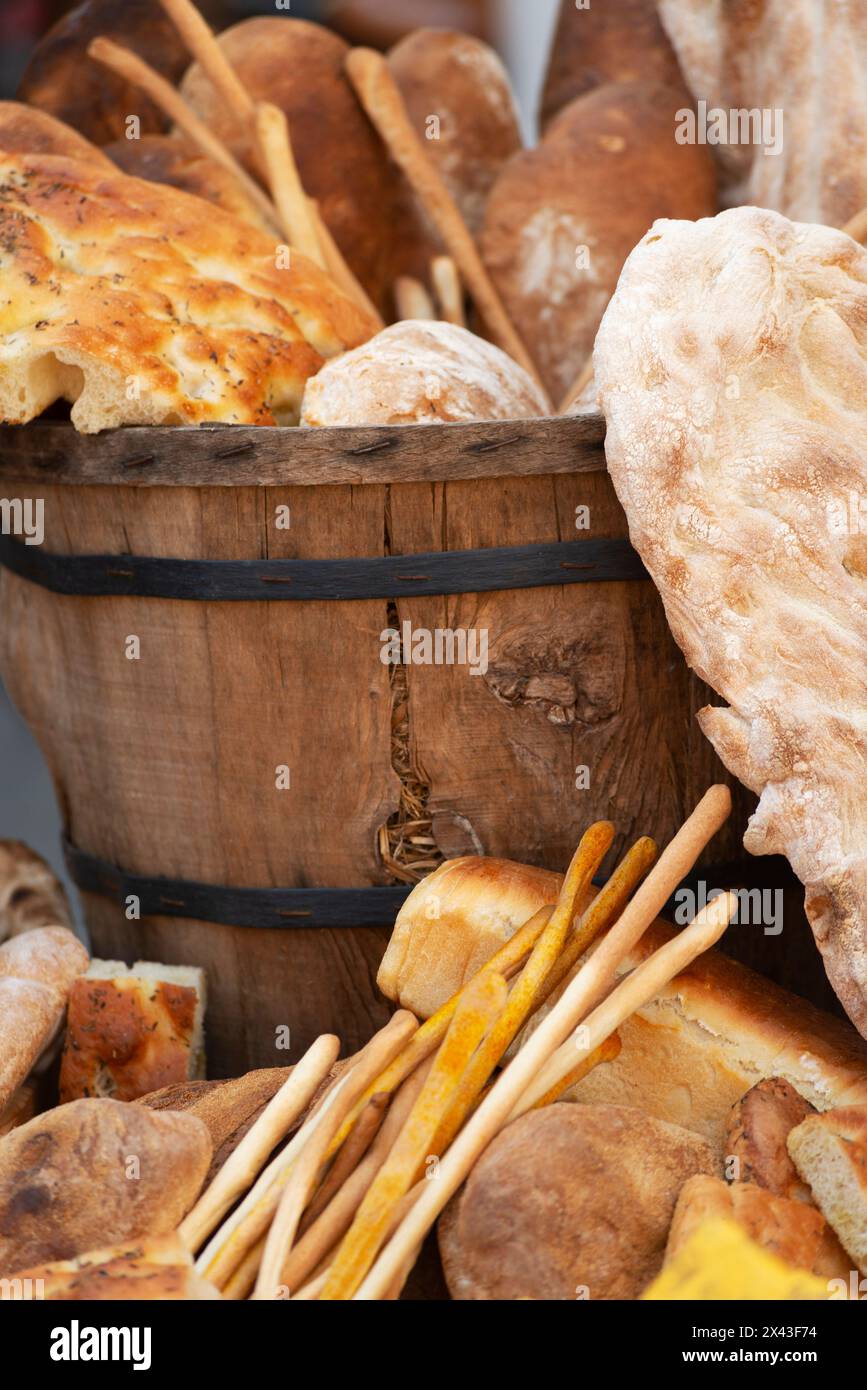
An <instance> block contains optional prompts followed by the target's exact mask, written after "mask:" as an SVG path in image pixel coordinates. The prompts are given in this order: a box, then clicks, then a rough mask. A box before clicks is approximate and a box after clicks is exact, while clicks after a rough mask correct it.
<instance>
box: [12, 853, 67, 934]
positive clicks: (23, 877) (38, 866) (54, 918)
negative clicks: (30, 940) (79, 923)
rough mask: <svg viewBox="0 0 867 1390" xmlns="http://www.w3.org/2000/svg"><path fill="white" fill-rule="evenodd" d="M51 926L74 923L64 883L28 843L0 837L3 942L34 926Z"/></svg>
mask: <svg viewBox="0 0 867 1390" xmlns="http://www.w3.org/2000/svg"><path fill="white" fill-rule="evenodd" d="M51 926H63V927H71V926H72V916H71V914H70V909H69V900H68V898H67V896H66V892H65V889H64V888H63V885H62V884H61V882H60V880H59V879H58V878H57V875H56V874H55V873H54V872H53V870H52V869H51V866H50V865H49V864H48V863H47V861H46V860H45V859H43V858H42V855H41V854H37V853H36V852H35V850H32V849H31V848H30V846H29V845H25V844H24V843H23V842H22V841H21V840H0V943H2V942H4V941H5V940H6V939H7V938H8V937H10V936H20V935H21V933H22V932H26V931H31V930H32V929H33V927H51Z"/></svg>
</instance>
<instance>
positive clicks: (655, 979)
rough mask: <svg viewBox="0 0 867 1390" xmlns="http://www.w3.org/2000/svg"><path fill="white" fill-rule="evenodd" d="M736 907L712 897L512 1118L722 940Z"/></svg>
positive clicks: (626, 984) (588, 1024)
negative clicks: (578, 1059)
mask: <svg viewBox="0 0 867 1390" xmlns="http://www.w3.org/2000/svg"><path fill="white" fill-rule="evenodd" d="M737 905H738V900H737V897H736V896H735V894H734V893H723V894H721V895H720V897H718V898H713V899H711V901H710V902H709V903H708V904H707V905H706V906H705V907H703V908H702V909H701V911H700V912H699V913H697V914H696V916H695V917H694V918H693V920H692V922H691V923H690V924H689V926H688V927H685V928H684V930H683V931H682V932H679V933H678V935H677V936H675V937H674V938H673V939H672V940H671V941H669V942H667V944H666V945H665V946H661V947H660V949H659V950H658V951H655V952H654V953H653V955H652V956H649V957H648V959H647V960H646V961H644V962H643V963H642V964H641V965H639V966H638V967H637V968H636V969H635V970H633V971H631V972H630V973H629V974H628V975H627V976H626V977H625V978H624V979H623V980H621V982H620V984H619V985H618V986H617V988H616V989H614V990H612V991H611V993H610V994H609V995H608V997H607V998H606V999H604V1000H603V1001H602V1003H601V1004H599V1005H598V1006H597V1007H596V1008H595V1009H594V1010H593V1012H592V1013H591V1014H590V1015H589V1017H588V1018H586V1019H585V1020H584V1022H583V1023H582V1024H581V1025H580V1028H579V1030H578V1034H577V1035H576V1036H574V1037H571V1038H569V1039H568V1040H567V1041H566V1042H564V1043H563V1045H562V1046H561V1047H559V1048H558V1049H557V1051H556V1052H555V1053H554V1055H553V1056H552V1057H551V1058H550V1059H549V1060H548V1062H547V1063H546V1065H545V1066H544V1067H543V1068H542V1070H541V1071H540V1072H539V1075H538V1076H537V1077H536V1079H535V1081H534V1082H533V1083H532V1084H531V1085H530V1086H528V1088H527V1090H526V1091H525V1092H524V1094H523V1095H522V1096H521V1099H520V1100H519V1101H518V1103H517V1105H516V1106H515V1108H514V1110H513V1111H512V1118H513V1119H517V1117H518V1116H519V1115H523V1113H524V1111H525V1110H529V1109H531V1108H532V1107H533V1106H534V1105H535V1104H537V1102H538V1101H539V1100H540V1099H541V1098H542V1097H544V1096H546V1095H548V1094H549V1093H550V1092H551V1091H552V1089H554V1088H555V1087H557V1086H558V1085H559V1084H560V1083H561V1082H562V1081H564V1079H565V1078H567V1077H569V1075H570V1073H571V1072H572V1071H574V1069H575V1058H576V1055H577V1051H578V1049H579V1047H580V1050H581V1052H583V1053H585V1054H586V1053H588V1052H592V1051H594V1050H595V1049H596V1048H597V1047H601V1045H602V1044H603V1042H604V1041H605V1039H606V1038H607V1037H609V1036H610V1035H611V1033H613V1032H614V1030H615V1029H616V1028H619V1027H620V1025H621V1023H625V1021H626V1019H627V1018H631V1017H632V1015H633V1014H634V1013H635V1011H636V1009H640V1008H641V1007H642V1006H643V1005H644V1004H646V1003H647V1002H648V1001H649V1000H650V999H652V998H653V997H654V995H655V994H658V993H659V991H660V990H661V989H662V988H663V987H664V986H665V985H667V984H668V983H669V981H670V980H673V979H674V977H675V976H676V975H679V974H680V973H681V971H682V970H685V969H686V967H687V966H688V965H690V964H691V963H692V962H693V961H694V960H695V959H696V957H697V956H700V955H702V953H703V952H704V951H707V950H709V948H710V947H711V946H713V945H714V944H715V943H716V942H717V941H719V939H720V937H721V936H722V934H723V932H724V931H725V930H726V927H727V926H728V924H729V922H730V921H731V919H732V917H733V916H734V914H735V911H736V910H737Z"/></svg>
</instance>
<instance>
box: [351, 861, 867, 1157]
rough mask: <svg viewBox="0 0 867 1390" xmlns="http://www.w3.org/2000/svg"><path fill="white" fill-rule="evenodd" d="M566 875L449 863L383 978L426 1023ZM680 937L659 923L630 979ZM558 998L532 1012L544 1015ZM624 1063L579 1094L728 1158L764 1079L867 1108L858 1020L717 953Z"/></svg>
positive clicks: (643, 1032) (627, 1050)
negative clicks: (733, 1134)
mask: <svg viewBox="0 0 867 1390" xmlns="http://www.w3.org/2000/svg"><path fill="white" fill-rule="evenodd" d="M560 883H561V878H560V875H559V874H553V873H548V872H546V871H545V870H541V869H537V868H533V867H531V866H527V865H521V864H515V863H511V862H509V861H503V860H495V859H484V858H466V859H457V860H450V861H448V862H447V863H445V864H443V865H441V866H440V868H439V869H437V870H436V871H435V872H434V873H432V874H431V875H430V876H429V877H428V878H426V879H424V880H423V881H422V882H421V883H420V884H419V885H418V886H417V887H416V888H414V889H413V891H412V893H411V894H410V896H409V897H408V898H407V900H406V902H405V903H404V905H403V907H402V908H401V911H400V914H399V916H398V920H397V923H396V925H395V929H394V933H393V936H392V940H391V942H390V943H389V946H388V949H387V951H386V954H385V958H384V960H383V963H382V967H381V969H380V973H379V975H378V977H377V979H378V983H379V987H380V989H381V990H382V991H383V993H384V994H386V995H387V997H388V998H389V999H392V1000H394V1001H395V1002H396V1003H399V1004H400V1005H401V1006H402V1007H403V1008H408V1009H411V1010H412V1011H413V1012H414V1013H417V1014H418V1015H419V1016H420V1017H429V1016H430V1014H431V1013H433V1012H435V1011H436V1009H438V1008H439V1006H440V1005H441V1004H443V1003H445V1001H446V1000H447V999H448V998H450V997H451V995H452V994H454V993H455V991H456V990H458V989H460V988H461V986H462V985H463V984H465V983H466V981H467V980H468V979H469V978H471V976H472V975H473V974H474V973H475V972H476V971H477V970H478V969H479V968H480V967H481V966H482V965H483V964H484V962H485V960H487V959H489V958H490V956H491V955H493V953H494V951H496V950H497V949H498V947H499V946H501V945H502V944H503V942H504V941H506V940H508V939H509V937H511V936H512V935H514V933H515V932H516V931H517V929H518V927H520V926H522V925H523V923H524V922H526V921H527V920H528V919H529V918H530V917H532V916H533V914H534V913H535V912H538V910H539V909H540V908H541V907H544V906H545V905H546V904H548V903H552V902H555V901H556V898H557V894H558V892H559V889H560ZM672 935H673V929H672V928H671V927H669V926H668V925H667V924H666V923H664V922H656V923H654V924H653V925H652V926H651V927H650V928H649V929H648V931H647V932H646V933H645V935H644V937H643V938H642V940H641V941H640V942H639V943H638V945H637V946H636V947H635V948H634V949H633V950H632V951H631V952H630V954H629V955H628V956H627V957H626V959H625V960H624V961H623V962H622V965H621V968H620V973H621V974H624V973H626V972H627V971H629V970H632V969H633V968H634V967H635V966H636V965H639V964H640V963H641V962H642V961H643V960H645V959H646V958H647V956H649V955H650V954H651V953H652V952H654V951H656V950H658V949H659V947H660V946H662V945H664V944H665V942H666V941H669V940H670V939H671V937H672ZM558 998H559V991H556V992H555V993H554V994H553V995H552V996H551V1000H550V1001H549V1002H548V1005H546V1006H544V1007H543V1009H542V1010H540V1011H539V1013H538V1014H537V1015H536V1016H535V1018H534V1020H533V1021H532V1022H531V1025H530V1028H532V1027H535V1025H536V1024H537V1023H538V1021H539V1020H540V1019H541V1018H543V1017H544V1016H545V1013H546V1012H547V1010H548V1008H550V1007H551V1005H552V1004H554V1003H555V1002H556V1000H557V999H558ZM618 1031H619V1033H620V1038H621V1041H622V1050H621V1052H620V1055H619V1056H618V1057H616V1058H615V1059H614V1060H613V1061H611V1062H608V1063H606V1065H605V1066H604V1067H597V1068H596V1069H595V1070H594V1071H593V1072H591V1073H590V1075H589V1076H587V1077H586V1078H585V1079H584V1080H583V1081H582V1082H580V1083H579V1085H578V1086H576V1087H574V1088H573V1090H572V1091H571V1092H570V1093H569V1096H570V1098H572V1099H575V1100H579V1101H584V1102H586V1103H589V1104H614V1105H630V1106H635V1107H638V1108H640V1109H642V1110H644V1111H645V1112H646V1113H647V1114H649V1115H652V1116H655V1117H656V1118H658V1119H661V1120H665V1121H668V1122H669V1123H672V1124H677V1125H682V1126H684V1127H685V1128H687V1129H692V1130H695V1131H696V1132H697V1133H699V1134H701V1135H703V1136H704V1137H705V1138H706V1139H707V1140H708V1141H709V1142H710V1143H711V1144H712V1145H713V1146H714V1149H715V1150H716V1152H717V1153H718V1155H719V1156H720V1158H721V1159H722V1157H723V1156H724V1155H725V1153H726V1152H727V1150H726V1137H727V1133H728V1123H729V1112H730V1110H731V1107H732V1106H733V1105H734V1104H735V1102H736V1101H738V1100H740V1098H741V1097H742V1096H743V1095H744V1094H745V1092H747V1091H748V1090H749V1089H750V1088H751V1087H752V1086H754V1085H755V1084H756V1081H757V1080H761V1079H762V1078H764V1077H772V1076H779V1077H782V1078H784V1079H785V1080H787V1081H789V1082H790V1083H791V1084H792V1085H793V1086H794V1087H795V1089H796V1090H797V1091H798V1092H799V1093H800V1094H801V1095H802V1096H803V1097H805V1099H807V1100H808V1101H809V1102H810V1103H811V1104H812V1105H815V1106H816V1107H817V1109H820V1110H827V1109H829V1108H830V1107H832V1106H834V1105H843V1104H865V1103H867V1042H865V1041H864V1040H863V1039H862V1038H860V1037H859V1036H858V1034H857V1033H856V1032H855V1030H854V1029H853V1028H851V1027H849V1025H848V1024H846V1023H842V1022H840V1021H839V1020H838V1019H835V1018H831V1017H830V1016H829V1015H827V1014H824V1013H822V1012H821V1011H820V1010H819V1009H815V1008H813V1007H812V1005H810V1004H808V1003H807V1002H806V1001H805V1000H803V999H796V998H795V997H794V996H793V995H791V994H788V993H787V992H786V991H785V990H783V989H780V988H779V987H778V986H777V985H774V984H773V983H772V982H771V981H770V980H766V979H764V978H763V977H761V976H759V975H756V974H754V972H753V971H751V970H748V969H746V967H744V966H742V965H739V964H738V963H737V962H735V961H733V960H729V959H728V957H726V956H724V955H722V954H720V953H719V952H717V951H708V952H706V954H705V955H703V956H701V957H699V959H698V960H696V961H694V962H693V964H692V965H691V966H690V967H689V969H688V970H686V971H684V972H683V973H682V974H681V975H678V976H677V977H676V978H675V979H674V980H672V981H671V982H670V984H668V985H667V986H666V987H665V988H664V989H662V990H660V991H659V993H658V994H657V995H656V997H655V998H654V999H653V1000H652V1001H651V1002H650V1003H649V1004H646V1005H644V1006H643V1008H641V1009H639V1010H638V1012H637V1013H636V1014H634V1015H633V1016H632V1017H631V1018H630V1019H628V1020H627V1021H626V1023H624V1024H623V1025H622V1027H621V1028H620V1029H619V1030H618Z"/></svg>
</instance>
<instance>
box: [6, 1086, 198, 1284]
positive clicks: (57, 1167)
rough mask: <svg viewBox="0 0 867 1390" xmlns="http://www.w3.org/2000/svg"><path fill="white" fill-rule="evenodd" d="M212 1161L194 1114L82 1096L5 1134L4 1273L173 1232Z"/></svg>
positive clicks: (187, 1208) (191, 1203)
mask: <svg viewBox="0 0 867 1390" xmlns="http://www.w3.org/2000/svg"><path fill="white" fill-rule="evenodd" d="M210 1162H211V1140H210V1136H209V1134H208V1131H207V1128H206V1126H205V1125H204V1124H202V1121H201V1120H197V1119H196V1118H195V1116H193V1115H176V1114H172V1113H171V1112H169V1111H165V1112H163V1113H159V1112H156V1111H148V1110H145V1109H144V1107H142V1106H138V1105H124V1104H123V1103H122V1102H121V1101H116V1100H75V1101H72V1102H71V1104H69V1105H61V1106H59V1107H58V1109H56V1110H49V1111H47V1112H46V1113H45V1114H44V1115H37V1117H36V1119H34V1120H31V1121H30V1123H29V1124H26V1125H22V1126H21V1128H20V1129H15V1130H13V1131H12V1133H11V1134H7V1135H6V1137H5V1139H2V1140H0V1276H3V1275H7V1274H12V1273H14V1272H15V1271H16V1270H20V1269H26V1268H28V1267H29V1266H30V1265H36V1264H45V1263H46V1262H48V1261H50V1260H65V1259H69V1258H71V1257H72V1256H75V1255H81V1254H84V1253H85V1252H86V1251H88V1250H94V1249H97V1248H98V1247H100V1246H102V1245H115V1244H118V1243H119V1242H121V1241H124V1242H125V1241H129V1240H137V1239H138V1238H140V1237H143V1236H159V1235H164V1234H167V1233H168V1232H169V1231H173V1230H174V1229H175V1227H176V1226H177V1225H178V1223H179V1222H180V1221H181V1220H182V1219H183V1217H184V1216H185V1215H186V1213H187V1212H188V1211H189V1210H190V1208H191V1207H192V1205H193V1203H194V1202H195V1200H196V1198H197V1197H198V1195H199V1192H200V1190H201V1187H202V1182H203V1180H204V1177H205V1174H206V1173H207V1171H208V1167H209V1165H210Z"/></svg>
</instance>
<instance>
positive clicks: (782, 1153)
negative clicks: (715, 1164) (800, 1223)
mask: <svg viewBox="0 0 867 1390" xmlns="http://www.w3.org/2000/svg"><path fill="white" fill-rule="evenodd" d="M815 1113H816V1108H815V1106H813V1105H811V1104H810V1102H809V1101H808V1100H804V1097H803V1096H802V1095H800V1094H799V1093H798V1091H796V1090H795V1088H794V1086H792V1085H790V1084H789V1082H788V1081H783V1079H782V1077H779V1076H771V1077H768V1079H767V1080H766V1081H759V1082H758V1084H757V1085H755V1086H751V1087H750V1089H749V1090H748V1091H747V1093H746V1095H744V1096H741V1099H740V1100H739V1101H738V1102H737V1104H736V1105H734V1106H732V1110H731V1113H730V1115H729V1117H728V1125H727V1129H726V1141H725V1149H726V1170H727V1171H726V1175H727V1176H728V1177H734V1178H736V1179H738V1180H740V1181H742V1182H745V1183H758V1185H759V1187H764V1188H767V1190H768V1191H769V1192H773V1193H775V1194H776V1195H777V1196H778V1197H787V1198H791V1199H793V1200H797V1201H802V1202H804V1201H806V1202H809V1201H810V1200H811V1198H810V1189H809V1187H807V1186H806V1184H805V1183H802V1182H801V1180H800V1178H799V1177H798V1173H797V1170H796V1168H795V1165H794V1163H793V1162H792V1160H791V1158H790V1157H789V1151H788V1149H787V1148H786V1140H787V1138H788V1136H789V1131H790V1130H792V1129H794V1127H795V1125H799V1124H800V1123H801V1121H802V1120H804V1119H806V1118H807V1116H808V1115H814V1114H815ZM732 1160H734V1162H733V1163H732Z"/></svg>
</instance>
